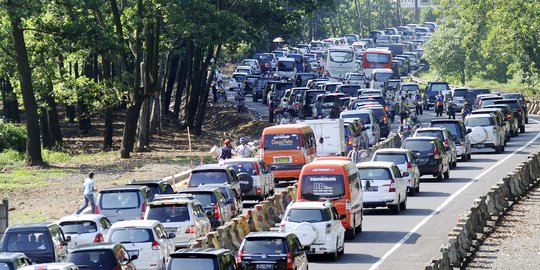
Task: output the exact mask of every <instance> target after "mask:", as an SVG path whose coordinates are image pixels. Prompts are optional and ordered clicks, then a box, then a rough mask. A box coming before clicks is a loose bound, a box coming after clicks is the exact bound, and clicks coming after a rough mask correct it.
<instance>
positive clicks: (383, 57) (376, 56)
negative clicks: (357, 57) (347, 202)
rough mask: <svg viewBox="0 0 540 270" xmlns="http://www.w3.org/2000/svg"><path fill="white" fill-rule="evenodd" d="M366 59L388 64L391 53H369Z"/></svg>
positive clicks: (374, 62)
mask: <svg viewBox="0 0 540 270" xmlns="http://www.w3.org/2000/svg"><path fill="white" fill-rule="evenodd" d="M365 55H366V61H367V62H368V63H373V64H386V63H388V62H390V54H385V53H367V54H365Z"/></svg>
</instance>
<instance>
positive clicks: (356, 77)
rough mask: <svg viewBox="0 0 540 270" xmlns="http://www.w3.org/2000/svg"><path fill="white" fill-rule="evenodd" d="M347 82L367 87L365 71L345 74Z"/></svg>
mask: <svg viewBox="0 0 540 270" xmlns="http://www.w3.org/2000/svg"><path fill="white" fill-rule="evenodd" d="M345 83H346V84H353V85H360V86H361V87H366V77H365V76H364V74H363V73H347V74H345Z"/></svg>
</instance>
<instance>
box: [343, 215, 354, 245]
mask: <svg viewBox="0 0 540 270" xmlns="http://www.w3.org/2000/svg"><path fill="white" fill-rule="evenodd" d="M353 220H354V218H353ZM355 225H356V224H354V225H353V227H352V229H347V230H345V238H346V239H349V240H351V239H354V238H355V237H356V228H355V227H354V226H355Z"/></svg>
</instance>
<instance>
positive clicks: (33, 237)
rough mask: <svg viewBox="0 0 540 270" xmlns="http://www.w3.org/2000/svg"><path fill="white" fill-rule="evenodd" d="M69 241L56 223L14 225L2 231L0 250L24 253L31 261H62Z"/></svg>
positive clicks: (66, 252) (69, 238) (64, 258)
mask: <svg viewBox="0 0 540 270" xmlns="http://www.w3.org/2000/svg"><path fill="white" fill-rule="evenodd" d="M69 241H71V237H69V236H67V237H66V236H64V232H63V231H62V228H61V227H60V225H58V224H56V223H37V224H23V225H15V226H11V227H8V228H7V230H6V232H5V233H4V237H3V238H2V242H1V243H2V246H1V249H0V251H2V252H21V253H24V254H25V255H26V256H28V258H29V259H30V260H31V261H32V263H50V262H64V261H65V260H66V257H67V254H68V251H67V243H68V242H69Z"/></svg>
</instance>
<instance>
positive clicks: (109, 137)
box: [101, 54, 114, 152]
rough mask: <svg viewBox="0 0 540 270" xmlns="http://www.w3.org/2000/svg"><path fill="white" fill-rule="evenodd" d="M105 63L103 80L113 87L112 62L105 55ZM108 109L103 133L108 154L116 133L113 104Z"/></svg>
mask: <svg viewBox="0 0 540 270" xmlns="http://www.w3.org/2000/svg"><path fill="white" fill-rule="evenodd" d="M101 58H102V60H101V61H102V62H103V79H104V80H105V84H106V85H111V80H112V78H113V75H112V68H111V61H110V60H109V57H108V55H106V54H103V55H102V56H101ZM105 106H106V109H105V112H104V113H103V120H104V125H105V128H104V131H103V151H105V152H108V151H111V150H112V148H113V133H114V126H113V121H114V110H113V104H105Z"/></svg>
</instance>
